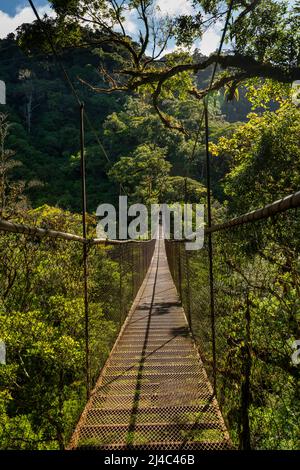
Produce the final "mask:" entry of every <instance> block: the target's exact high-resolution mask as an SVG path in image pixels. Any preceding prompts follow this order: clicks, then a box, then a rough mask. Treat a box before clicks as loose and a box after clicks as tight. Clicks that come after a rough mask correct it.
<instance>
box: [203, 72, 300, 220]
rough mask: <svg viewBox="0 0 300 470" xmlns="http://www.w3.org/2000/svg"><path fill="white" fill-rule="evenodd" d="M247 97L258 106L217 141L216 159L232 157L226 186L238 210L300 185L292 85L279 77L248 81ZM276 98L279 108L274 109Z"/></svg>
mask: <svg viewBox="0 0 300 470" xmlns="http://www.w3.org/2000/svg"><path fill="white" fill-rule="evenodd" d="M248 97H249V99H250V100H251V101H252V103H253V108H254V109H257V108H258V109H260V111H258V110H256V112H254V111H253V112H252V113H251V114H250V115H249V121H248V122H247V123H244V124H241V125H240V126H238V127H237V128H236V130H235V131H234V132H233V133H232V134H231V135H229V136H223V137H221V138H220V139H219V141H218V143H217V144H211V150H212V153H213V155H214V156H215V159H220V160H222V159H226V160H227V161H229V172H228V174H227V175H226V177H225V181H224V188H225V192H226V194H227V197H229V200H230V202H229V208H230V210H231V211H232V212H234V213H235V214H242V213H245V212H247V211H250V210H254V209H257V208H259V207H261V206H263V205H265V204H268V203H270V202H272V201H275V200H276V199H280V198H282V197H284V196H287V195H289V194H291V193H293V192H296V191H298V189H299V185H300V178H299V164H300V152H299V148H300V145H299V135H300V110H299V109H297V107H296V106H295V105H294V104H293V102H292V99H291V90H290V88H289V87H287V86H283V85H278V84H277V85H276V84H275V83H274V82H270V81H268V82H265V83H264V84H259V83H257V82H256V83H255V84H252V85H250V84H249V92H248ZM274 102H277V107H278V109H277V110H276V111H272V110H271V109H270V107H271V105H272V103H274Z"/></svg>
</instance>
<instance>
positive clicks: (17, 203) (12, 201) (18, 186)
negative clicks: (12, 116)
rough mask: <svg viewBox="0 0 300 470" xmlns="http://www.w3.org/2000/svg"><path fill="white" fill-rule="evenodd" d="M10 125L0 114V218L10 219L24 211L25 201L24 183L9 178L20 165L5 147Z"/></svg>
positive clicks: (5, 117) (11, 152) (4, 116)
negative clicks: (21, 210)
mask: <svg viewBox="0 0 300 470" xmlns="http://www.w3.org/2000/svg"><path fill="white" fill-rule="evenodd" d="M9 128H10V125H9V123H8V121H7V116H6V115H5V114H3V113H0V217H1V218H10V217H12V216H13V215H15V214H16V213H18V212H19V211H20V209H24V207H26V205H27V200H26V197H25V195H24V189H25V183H24V182H22V181H20V182H16V181H11V180H10V178H9V176H10V172H11V171H12V170H13V168H16V167H18V166H20V165H21V162H20V161H18V160H15V159H14V158H13V157H14V152H13V151H12V150H9V149H7V148H6V147H5V144H6V139H7V137H8V133H9Z"/></svg>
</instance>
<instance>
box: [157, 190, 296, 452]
mask: <svg viewBox="0 0 300 470" xmlns="http://www.w3.org/2000/svg"><path fill="white" fill-rule="evenodd" d="M299 205H300V193H299V192H298V193H295V194H293V195H291V196H289V197H287V198H284V199H282V200H280V201H276V202H275V203H273V204H270V205H268V206H266V207H264V208H261V209H259V210H257V211H253V212H251V213H249V214H245V215H243V216H241V217H238V218H235V219H233V220H231V221H229V222H225V223H223V224H219V225H217V226H212V227H211V228H208V229H207V231H206V234H207V235H208V234H209V233H210V234H211V237H212V247H213V249H212V260H211V261H212V266H213V285H212V284H211V276H210V273H209V266H210V262H209V256H210V251H209V247H208V237H206V240H205V244H204V248H203V249H202V250H199V251H197V252H196V251H186V250H185V246H184V242H183V241H182V242H176V241H172V240H169V241H166V249H167V257H168V261H169V266H170V270H171V273H172V276H173V279H174V282H175V284H176V286H177V290H178V293H179V295H180V298H181V300H182V303H183V306H184V308H185V311H186V315H187V318H188V321H189V324H190V328H191V331H192V334H193V336H194V338H195V340H196V343H197V345H198V347H199V351H200V354H201V357H202V360H203V362H204V365H205V367H206V370H207V372H208V376H209V377H210V380H211V383H212V385H215V393H216V396H217V398H218V401H219V405H220V407H221V409H222V412H223V416H224V418H225V420H226V423H227V426H228V429H229V430H230V434H231V439H232V441H233V443H234V444H235V445H236V447H239V448H240V449H249V448H254V449H298V448H299V418H300V414H299V409H300V407H299V404H300V403H299V399H300V397H299V378H300V373H299V372H300V370H299V365H298V366H297V364H296V363H294V362H293V360H292V355H293V352H295V350H294V349H293V347H295V340H299V339H300V327H299V294H300V264H299V245H300V242H299V229H300V218H299V212H298V211H297V207H299Z"/></svg>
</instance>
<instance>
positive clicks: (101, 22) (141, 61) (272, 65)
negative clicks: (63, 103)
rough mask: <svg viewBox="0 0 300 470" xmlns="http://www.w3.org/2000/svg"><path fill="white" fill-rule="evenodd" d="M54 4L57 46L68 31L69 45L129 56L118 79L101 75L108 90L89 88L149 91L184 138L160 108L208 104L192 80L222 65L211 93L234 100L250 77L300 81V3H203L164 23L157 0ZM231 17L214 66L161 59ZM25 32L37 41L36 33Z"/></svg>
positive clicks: (206, 61)
mask: <svg viewBox="0 0 300 470" xmlns="http://www.w3.org/2000/svg"><path fill="white" fill-rule="evenodd" d="M51 3H52V5H53V8H54V9H55V11H56V13H57V18H56V20H50V19H49V18H48V19H47V18H46V19H45V28H48V31H52V32H53V35H54V38H55V40H56V41H58V38H59V36H60V33H61V31H62V30H63V28H65V31H69V30H70V31H71V32H72V34H70V36H69V38H70V43H72V41H73V44H79V43H81V44H88V45H89V46H91V45H92V46H94V47H99V45H103V44H109V45H110V46H111V47H112V51H111V52H114V53H115V49H114V47H115V46H118V48H120V49H122V50H123V51H124V52H125V54H124V56H123V58H122V60H121V61H120V65H119V67H118V68H117V70H116V71H115V73H114V74H109V73H107V70H106V71H105V70H104V69H103V67H102V68H101V70H102V72H103V75H104V76H105V78H106V81H107V86H106V87H103V86H98V84H97V83H94V84H93V83H88V85H89V86H90V87H91V88H92V89H93V90H95V91H105V92H109V93H110V92H112V91H122V90H123V91H125V90H131V91H139V90H141V89H143V90H145V89H146V90H148V92H149V93H150V94H151V95H152V101H153V105H154V108H155V109H156V111H157V113H158V114H159V116H160V118H161V119H162V121H163V122H164V124H165V125H166V126H168V127H170V128H173V129H176V130H178V131H182V132H184V131H185V130H184V127H183V126H182V125H181V124H180V123H179V122H176V121H174V119H172V118H171V117H170V116H168V115H167V114H166V113H165V112H164V111H163V110H162V109H161V105H162V104H163V103H162V102H161V101H162V100H163V99H164V98H165V95H166V94H168V95H170V94H172V95H173V96H174V97H175V98H176V97H177V96H178V90H180V89H181V90H185V92H186V93H190V94H192V95H193V96H194V97H196V98H197V99H202V98H203V97H204V96H205V95H206V94H207V92H208V87H207V88H204V89H202V90H198V89H197V88H196V87H195V84H194V81H193V78H192V77H193V75H194V74H196V73H197V72H199V71H201V70H207V69H208V68H209V67H211V66H212V65H213V64H215V63H216V62H217V63H218V64H219V65H220V67H221V69H222V70H223V72H222V73H219V74H218V75H217V77H216V79H215V81H214V83H213V84H212V89H213V90H218V89H221V88H223V87H224V86H226V87H229V89H230V93H229V94H230V95H231V96H232V95H233V94H234V90H235V89H236V88H237V87H238V86H239V85H240V84H241V83H243V82H244V81H245V80H247V79H249V78H252V77H261V78H270V79H274V80H277V81H279V82H283V83H291V82H292V81H294V80H297V79H299V78H300V67H299V60H300V32H299V31H300V14H299V12H300V4H299V0H297V1H296V2H295V3H294V2H293V3H292V4H290V2H289V1H288V0H281V1H280V2H278V1H276V0H248V1H247V0H236V1H233V2H232V1H230V0H227V1H224V0H197V1H194V2H193V13H192V14H190V15H185V16H179V17H177V18H171V17H170V16H168V15H166V16H162V15H160V14H159V12H158V11H157V8H156V2H155V1H154V0H124V1H122V2H121V3H119V2H117V1H116V0H103V1H101V2H99V1H90V0H68V1H62V0H52V2H51ZM231 9H232V12H231V13H232V14H231V21H230V23H229V27H228V31H227V34H226V40H227V42H228V44H229V45H230V48H229V49H228V50H227V51H226V52H225V53H223V54H222V55H221V56H220V57H219V56H218V54H217V53H213V54H211V55H210V56H209V57H208V58H205V57H202V58H201V59H200V60H197V61H193V60H191V58H190V57H188V56H187V55H186V54H177V55H176V54H175V56H174V55H172V54H171V55H164V56H163V54H164V52H165V50H166V47H167V45H168V43H169V40H170V39H173V40H174V39H175V40H176V41H177V44H178V45H179V46H187V45H190V44H191V43H192V42H193V41H194V40H196V39H199V38H201V37H202V35H203V33H204V31H205V30H206V29H207V28H208V27H209V26H212V25H215V24H216V23H217V22H219V21H224V19H225V17H226V16H227V14H228V11H229V10H231ZM129 16H130V17H132V18H134V21H136V22H137V24H138V27H139V33H138V37H134V38H133V39H132V38H131V37H130V35H129V33H128V31H127V29H126V18H128V17H129ZM80 25H82V26H80ZM27 29H28V30H27V35H28V36H29V38H31V39H32V31H35V30H36V25H35V26H34V25H33V26H32V27H30V28H27ZM74 30H76V34H74ZM21 36H22V35H21ZM25 37H26V34H25ZM25 42H26V41H25ZM65 42H66V34H64V44H65ZM113 46H114V47H113Z"/></svg>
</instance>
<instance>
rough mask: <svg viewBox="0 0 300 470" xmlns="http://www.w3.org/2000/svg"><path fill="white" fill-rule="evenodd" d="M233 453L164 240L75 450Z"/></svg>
mask: <svg viewBox="0 0 300 470" xmlns="http://www.w3.org/2000/svg"><path fill="white" fill-rule="evenodd" d="M229 447H230V443H229V439H228V434H227V431H226V428H225V425H224V422H223V419H222V416H221V413H220V411H219V408H218V404H217V402H216V400H215V398H213V394H212V388H211V386H210V383H209V381H208V379H207V376H206V373H205V370H204V367H203V365H202V363H201V360H200V358H199V356H198V354H197V351H196V348H195V346H194V344H193V341H192V339H191V337H190V334H189V330H188V326H187V322H186V318H185V314H184V311H183V309H182V308H181V306H180V303H179V301H178V295H177V292H176V288H175V286H174V283H173V280H172V278H171V274H170V271H169V268H168V263H167V259H166V254H165V248H164V243H163V240H159V241H158V242H157V243H156V248H155V252H154V256H153V260H152V264H151V266H150V268H149V271H148V274H147V276H146V279H145V281H144V283H143V285H142V287H141V289H140V291H139V294H138V296H137V298H136V301H135V304H134V306H133V308H132V310H131V312H130V314H129V316H128V319H127V322H126V323H125V325H124V327H123V329H122V331H121V334H120V335H119V338H118V340H117V341H116V344H115V346H114V348H113V350H112V353H111V355H110V357H109V360H108V361H107V364H106V366H105V367H104V369H103V371H102V374H101V376H100V377H99V379H98V381H97V384H96V386H95V388H94V390H93V392H92V394H91V397H90V400H89V401H88V403H87V406H86V408H85V410H84V412H83V414H82V416H81V419H80V421H79V423H78V425H77V428H76V430H75V433H74V435H73V437H72V441H71V445H70V448H98V449H101V448H102V449H122V448H146V449H168V450H171V449H227V448H229Z"/></svg>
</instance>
